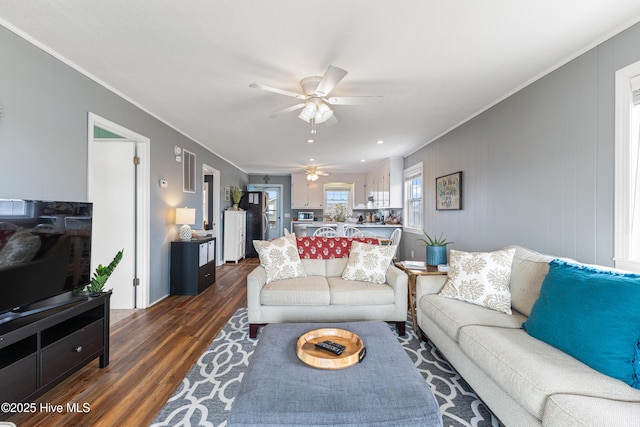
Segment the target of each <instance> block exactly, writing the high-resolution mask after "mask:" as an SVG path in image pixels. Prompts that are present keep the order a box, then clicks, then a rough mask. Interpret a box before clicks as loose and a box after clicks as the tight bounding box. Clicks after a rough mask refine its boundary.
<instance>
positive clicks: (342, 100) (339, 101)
mask: <svg viewBox="0 0 640 427" xmlns="http://www.w3.org/2000/svg"><path fill="white" fill-rule="evenodd" d="M381 100H382V97H381V96H338V97H336V96H334V97H331V98H326V99H325V101H326V102H327V104H331V105H367V104H373V103H376V102H378V101H381Z"/></svg>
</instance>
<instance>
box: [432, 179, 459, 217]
mask: <svg viewBox="0 0 640 427" xmlns="http://www.w3.org/2000/svg"><path fill="white" fill-rule="evenodd" d="M460 209H462V172H456V173H452V174H449V175H444V176H440V177H438V178H436V210H439V211H454V210H460Z"/></svg>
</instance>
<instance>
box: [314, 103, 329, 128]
mask: <svg viewBox="0 0 640 427" xmlns="http://www.w3.org/2000/svg"><path fill="white" fill-rule="evenodd" d="M331 116H333V111H332V110H331V108H329V106H328V105H327V104H325V103H324V102H323V103H321V104H320V106H319V107H318V112H317V113H316V123H323V122H326V121H327V120H329V119H330V118H331Z"/></svg>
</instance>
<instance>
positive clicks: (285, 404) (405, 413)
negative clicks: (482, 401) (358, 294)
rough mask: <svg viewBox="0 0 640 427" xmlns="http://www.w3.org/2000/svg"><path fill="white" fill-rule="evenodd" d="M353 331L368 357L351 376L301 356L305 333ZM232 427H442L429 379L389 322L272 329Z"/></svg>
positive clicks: (256, 354) (268, 328)
mask: <svg viewBox="0 0 640 427" xmlns="http://www.w3.org/2000/svg"><path fill="white" fill-rule="evenodd" d="M324 327H336V328H342V329H346V330H348V331H351V332H354V333H356V334H357V335H359V336H360V338H362V341H363V342H364V345H365V347H366V348H367V355H366V357H365V359H364V360H363V361H362V363H359V364H356V365H354V366H351V367H349V368H346V369H340V370H335V371H331V370H321V369H315V368H313V367H311V366H308V365H306V364H305V363H304V362H302V361H300V360H299V359H298V357H297V356H296V342H297V339H298V337H299V336H300V335H302V334H303V333H305V332H307V331H310V330H313V329H318V328H324ZM228 425H229V426H283V425H297V426H331V425H336V426H338V425H339V426H356V425H358V426H360V425H362V426H402V427H406V426H442V416H441V414H440V408H439V407H438V404H437V402H436V400H435V398H434V396H433V394H432V393H431V390H430V388H429V386H428V385H427V383H426V382H425V380H424V378H422V376H421V375H420V373H419V372H418V370H417V369H416V368H415V366H414V365H413V363H412V362H411V359H410V358H409V356H408V355H407V354H406V353H405V351H404V349H403V348H402V346H400V344H399V343H398V340H397V338H396V337H395V336H394V335H393V333H392V332H391V331H390V329H389V326H388V325H387V324H386V323H384V322H377V321H376V322H353V323H322V324H319V323H298V324H287V323H285V324H270V325H267V326H266V327H265V328H264V330H263V332H262V334H261V335H260V341H259V342H258V344H257V347H256V350H255V352H254V354H253V355H252V356H251V360H250V362H249V368H248V369H247V372H246V375H245V376H244V378H243V379H242V383H241V385H240V389H239V391H238V395H237V396H236V398H235V400H234V403H233V407H232V409H231V413H230V416H229V420H228Z"/></svg>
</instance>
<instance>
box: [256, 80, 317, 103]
mask: <svg viewBox="0 0 640 427" xmlns="http://www.w3.org/2000/svg"><path fill="white" fill-rule="evenodd" d="M249 87H252V88H254V89H260V90H266V91H267V92H273V93H277V94H279V95H285V96H291V97H294V98H298V99H307V97H306V96H304V95H302V94H300V93H295V92H291V91H289V90H284V89H276V88H275V87H271V86H265V85H261V84H258V83H251V84H250V85H249Z"/></svg>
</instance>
